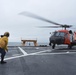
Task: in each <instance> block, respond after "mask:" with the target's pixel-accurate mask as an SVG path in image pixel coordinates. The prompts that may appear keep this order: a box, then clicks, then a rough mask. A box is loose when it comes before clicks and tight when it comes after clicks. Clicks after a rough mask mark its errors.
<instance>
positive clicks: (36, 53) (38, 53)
mask: <svg viewBox="0 0 76 75" xmlns="http://www.w3.org/2000/svg"><path fill="white" fill-rule="evenodd" d="M18 48H19V49H20V50H21V52H23V54H24V55H19V56H13V57H9V58H5V59H4V60H10V59H15V58H20V57H25V56H30V55H61V54H75V53H76V52H60V53H44V52H51V51H52V50H44V51H39V52H35V53H29V54H27V53H26V52H25V51H24V50H23V49H22V48H20V47H18Z"/></svg>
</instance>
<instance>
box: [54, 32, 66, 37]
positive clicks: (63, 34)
mask: <svg viewBox="0 0 76 75" xmlns="http://www.w3.org/2000/svg"><path fill="white" fill-rule="evenodd" d="M65 34H66V33H65V32H54V36H60V37H64V36H65Z"/></svg>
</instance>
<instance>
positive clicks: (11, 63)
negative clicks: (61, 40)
mask: <svg viewBox="0 0 76 75" xmlns="http://www.w3.org/2000/svg"><path fill="white" fill-rule="evenodd" d="M8 49H9V51H8V52H7V54H6V56H5V61H6V62H7V63H6V64H3V65H2V64H0V74H1V75H76V47H73V48H72V49H68V48H67V47H66V46H57V47H56V48H55V49H52V48H51V47H49V46H48V47H25V46H23V47H22V46H9V47H8Z"/></svg>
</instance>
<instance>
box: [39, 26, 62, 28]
mask: <svg viewBox="0 0 76 75" xmlns="http://www.w3.org/2000/svg"><path fill="white" fill-rule="evenodd" d="M38 27H39V28H60V27H61V26H38Z"/></svg>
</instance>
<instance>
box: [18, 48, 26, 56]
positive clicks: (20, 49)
mask: <svg viewBox="0 0 76 75" xmlns="http://www.w3.org/2000/svg"><path fill="white" fill-rule="evenodd" d="M18 48H19V50H20V51H21V52H22V53H23V54H24V55H27V52H25V51H24V50H23V49H22V48H21V47H18Z"/></svg>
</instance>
